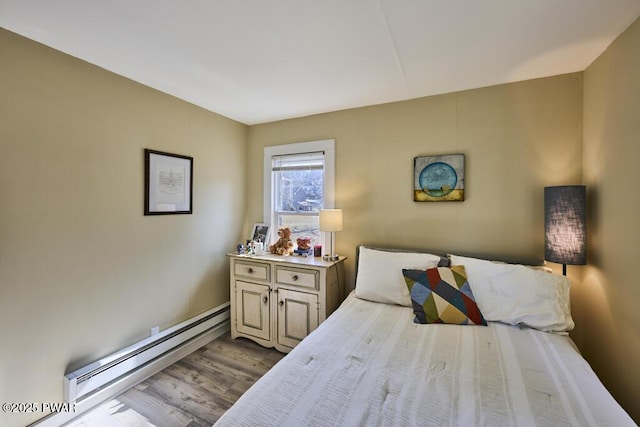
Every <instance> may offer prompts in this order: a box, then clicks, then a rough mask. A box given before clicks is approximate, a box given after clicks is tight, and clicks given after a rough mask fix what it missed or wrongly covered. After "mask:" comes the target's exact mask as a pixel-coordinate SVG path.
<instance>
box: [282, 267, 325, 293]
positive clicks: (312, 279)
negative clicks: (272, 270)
mask: <svg viewBox="0 0 640 427" xmlns="http://www.w3.org/2000/svg"><path fill="white" fill-rule="evenodd" d="M319 279H320V273H319V272H318V271H317V270H308V269H301V268H289V267H280V266H276V283H278V284H282V285H293V286H300V287H303V288H312V289H318V287H319Z"/></svg>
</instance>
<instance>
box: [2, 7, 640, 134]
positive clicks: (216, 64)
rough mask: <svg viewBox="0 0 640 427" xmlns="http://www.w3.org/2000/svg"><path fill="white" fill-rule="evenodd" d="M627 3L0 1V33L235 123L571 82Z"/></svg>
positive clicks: (616, 25)
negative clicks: (540, 81)
mask: <svg viewBox="0 0 640 427" xmlns="http://www.w3.org/2000/svg"><path fill="white" fill-rule="evenodd" d="M639 15H640V0H316V1H313V0H190V1H184V0H58V1H53V0H0V25H1V26H2V27H4V28H6V29H8V30H11V31H13V32H16V33H18V34H21V35H24V36H26V37H28V38H31V39H33V40H36V41H39V42H41V43H44V44H46V45H48V46H51V47H53V48H55V49H58V50H60V51H63V52H66V53H68V54H70V55H73V56H75V57H78V58H81V59H83V60H85V61H87V62H90V63H92V64H96V65H98V66H100V67H102V68H105V69H107V70H110V71H113V72H114V73H117V74H120V75H122V76H125V77H128V78H130V79H132V80H135V81H138V82H140V83H143V84H145V85H148V86H150V87H153V88H155V89H158V90H160V91H163V92H166V93H168V94H171V95H174V96H176V97H178V98H181V99H184V100H186V101H189V102H191V103H193V104H196V105H199V106H201V107H204V108H206V109H208V110H211V111H214V112H216V113H219V114H222V115H224V116H227V117H230V118H232V119H235V120H238V121H240V122H243V123H246V124H256V123H264V122H270V121H275V120H281V119H286V118H292V117H300V116H306V115H310V114H316V113H323V112H328V111H336V110H342V109H346V108H353V107H360V106H366V105H373V104H380V103H385V102H391V101H399V100H405V99H411V98H418V97H421V96H427V95H434V94H439V93H447V92H452V91H458V90H464V89H470V88H477V87H483V86H489V85H494V84H500V83H506V82H513V81H520V80H526V79H531V78H537V77H545V76H550V75H557V74H563V73H569V72H575V71H582V70H584V69H585V68H586V67H587V66H588V65H589V64H590V63H591V62H592V61H593V60H594V59H595V58H597V57H598V55H600V54H601V53H602V52H603V51H604V50H605V49H606V47H607V46H608V45H609V44H610V43H611V42H612V41H613V40H614V39H615V38H616V37H617V36H618V35H619V34H620V33H621V32H622V31H624V30H625V29H626V28H627V27H628V26H629V25H630V24H631V23H632V22H633V21H635V19H636V18H637V17H638V16H639Z"/></svg>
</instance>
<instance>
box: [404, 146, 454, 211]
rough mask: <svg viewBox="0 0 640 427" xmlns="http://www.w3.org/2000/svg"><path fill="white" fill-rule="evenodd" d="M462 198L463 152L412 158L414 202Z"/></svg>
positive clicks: (445, 200) (447, 200)
mask: <svg viewBox="0 0 640 427" xmlns="http://www.w3.org/2000/svg"><path fill="white" fill-rule="evenodd" d="M463 200H464V154H448V155H442V156H421V157H415V158H414V159H413V201H414V202H458V201H463Z"/></svg>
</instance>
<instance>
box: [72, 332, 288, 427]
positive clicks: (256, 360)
mask: <svg viewBox="0 0 640 427" xmlns="http://www.w3.org/2000/svg"><path fill="white" fill-rule="evenodd" d="M283 357H284V354H282V353H280V352H278V351H276V350H274V349H268V348H264V347H261V346H259V345H258V344H256V343H254V342H252V341H249V340H246V339H244V338H238V339H236V340H232V339H231V337H230V336H229V335H228V334H227V335H223V336H222V337H220V338H218V339H216V340H214V341H212V342H210V343H209V344H207V345H206V346H204V347H202V348H200V349H199V350H197V351H195V352H194V353H192V354H190V355H189V356H187V357H185V358H184V359H182V360H180V361H179V362H176V363H175V364H173V365H171V366H169V367H168V368H166V369H164V370H163V371H161V372H159V373H157V374H156V375H154V376H152V377H150V378H148V379H147V380H145V381H143V382H142V383H140V384H138V385H137V386H135V387H133V388H132V389H130V390H128V391H126V392H125V393H123V394H121V395H120V396H118V397H117V398H115V399H113V400H111V401H109V402H107V403H105V404H103V405H102V406H99V407H97V408H95V409H93V410H91V411H90V412H88V413H86V414H84V415H82V416H81V417H79V418H77V419H75V420H73V421H72V422H71V423H69V424H67V426H73V427H80V426H82V427H89V426H91V427H93V426H105V427H123V426H127V427H138V426H140V427H142V426H155V427H165V426H166V427H170V426H171V427H172V426H176V427H177V426H188V427H196V426H208V427H210V426H211V425H212V424H213V423H215V422H216V420H217V419H218V418H220V416H221V415H222V414H223V413H224V412H225V411H226V410H227V409H228V408H229V407H230V406H231V405H233V403H234V402H235V401H236V400H237V399H238V398H239V397H240V396H241V395H242V393H244V392H245V391H246V390H247V389H248V388H249V387H250V386H251V385H252V384H253V383H254V382H256V381H257V380H258V378H260V377H261V376H262V375H264V373H265V372H267V371H268V370H269V369H271V367H272V366H273V365H275V364H276V362H278V361H279V360H280V359H282V358H283Z"/></svg>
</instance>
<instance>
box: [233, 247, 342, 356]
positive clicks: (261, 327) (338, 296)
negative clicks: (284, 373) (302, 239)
mask: <svg viewBox="0 0 640 427" xmlns="http://www.w3.org/2000/svg"><path fill="white" fill-rule="evenodd" d="M228 256H229V260H230V271H231V280H230V285H231V337H232V338H237V337H246V338H249V339H251V340H253V341H255V342H257V343H258V344H261V345H263V346H265V347H275V348H276V349H277V350H279V351H282V352H284V353H288V352H289V351H291V349H292V348H293V347H295V346H296V345H297V344H298V343H299V342H300V341H302V339H303V338H304V337H306V336H307V335H309V333H311V331H313V330H314V329H315V328H317V327H318V325H319V324H320V323H321V322H322V321H324V320H325V319H326V318H327V316H329V315H330V314H331V313H333V311H334V310H335V309H336V308H337V307H338V305H340V303H341V302H342V299H343V298H344V260H345V259H346V257H340V258H339V259H338V260H337V261H332V262H327V261H323V260H322V258H314V257H306V258H305V257H298V256H278V255H269V254H267V255H262V256H246V255H236V254H229V255H228Z"/></svg>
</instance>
